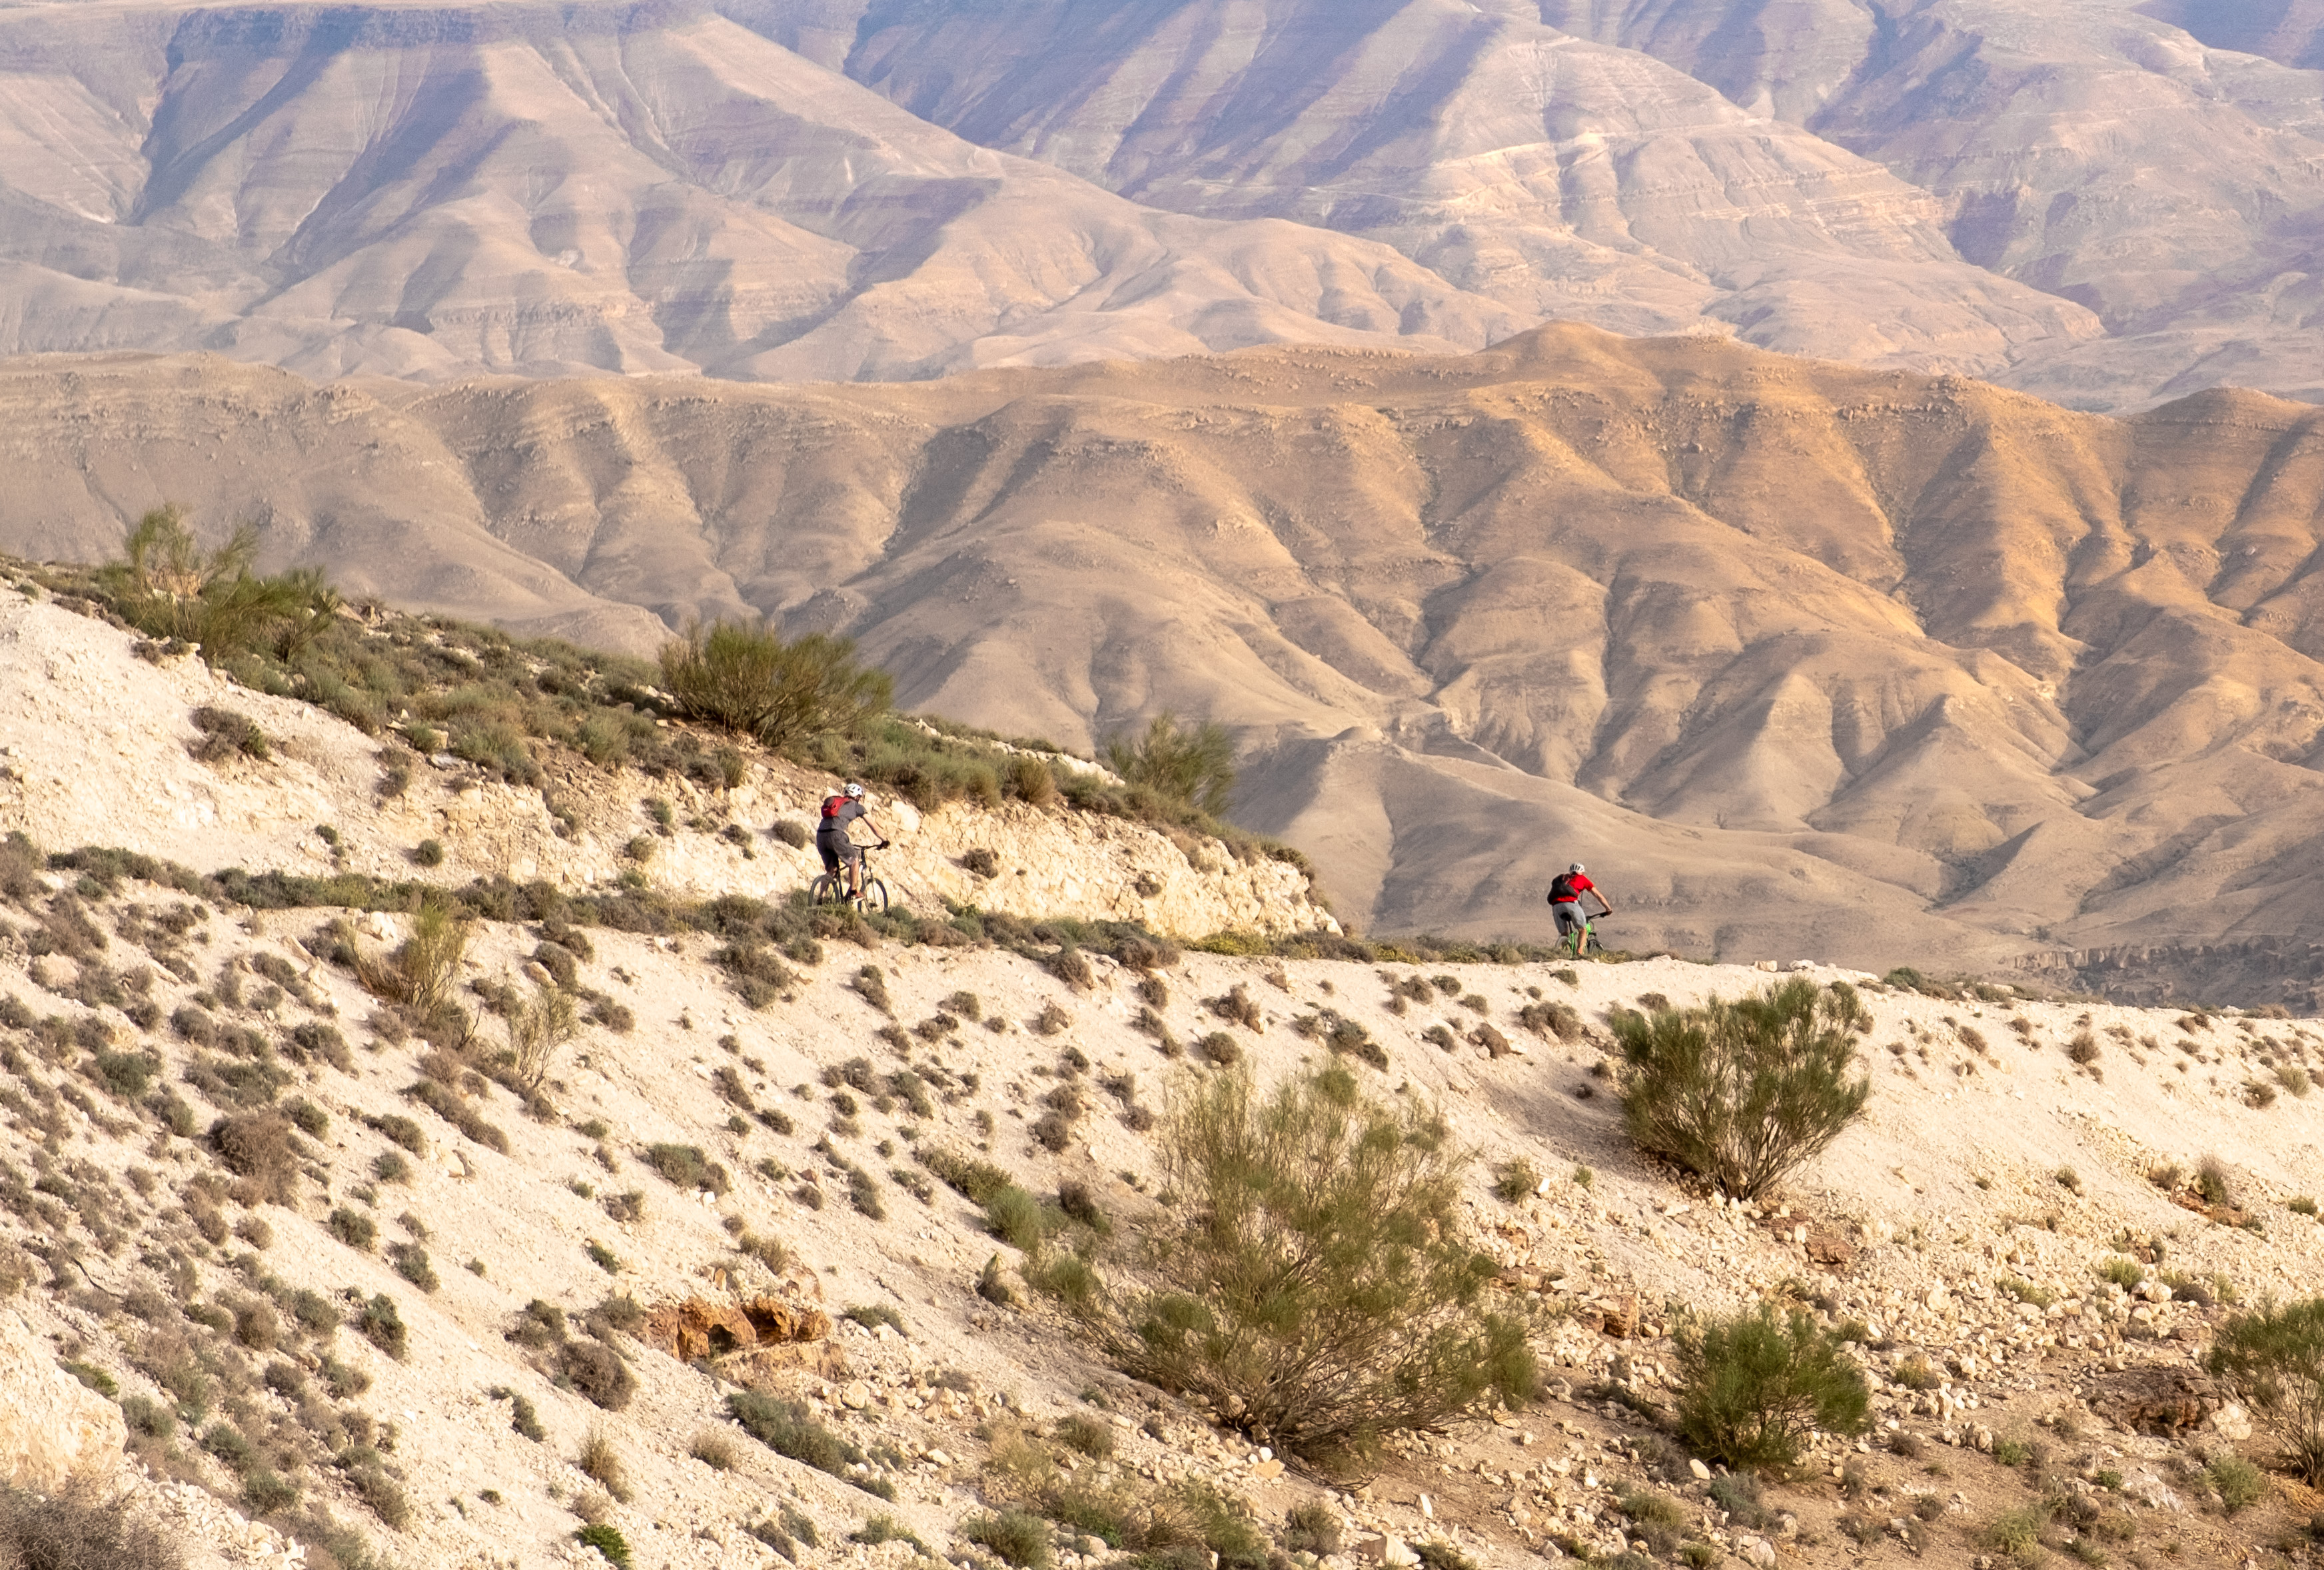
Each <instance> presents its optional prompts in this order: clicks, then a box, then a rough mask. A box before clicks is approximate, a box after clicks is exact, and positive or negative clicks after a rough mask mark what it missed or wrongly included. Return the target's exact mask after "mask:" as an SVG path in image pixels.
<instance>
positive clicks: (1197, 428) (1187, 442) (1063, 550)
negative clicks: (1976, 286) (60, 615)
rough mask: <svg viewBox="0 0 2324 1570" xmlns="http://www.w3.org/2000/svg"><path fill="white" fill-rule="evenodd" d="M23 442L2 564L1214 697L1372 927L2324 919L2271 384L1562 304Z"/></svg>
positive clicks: (1724, 929)
mask: <svg viewBox="0 0 2324 1570" xmlns="http://www.w3.org/2000/svg"><path fill="white" fill-rule="evenodd" d="M0 430H5V432H6V433H7V434H6V436H5V438H0V444H5V445H0V451H5V454H6V455H7V458H8V461H9V464H10V472H11V473H12V475H13V476H14V479H15V481H16V483H15V484H14V485H13V486H12V487H11V489H10V491H9V493H8V494H7V495H6V496H5V497H0V548H5V549H8V550H11V551H16V552H24V553H31V554H53V553H58V552H60V551H70V550H72V549H74V548H77V546H78V548H88V546H94V547H95V548H97V549H105V548H110V547H109V541H110V539H111V538H113V537H115V536H113V535H112V534H111V532H110V531H111V530H114V529H116V528H117V527H118V525H117V523H115V522H114V521H113V520H114V519H116V518H117V517H118V516H119V510H121V509H122V508H123V507H124V505H125V504H127V505H143V504H146V503H147V502H148V501H149V500H152V499H158V498H159V497H161V496H164V495H168V496H175V497H178V498H180V499H181V500H186V501H188V502H189V503H190V504H192V505H193V506H194V507H195V509H196V516H197V518H198V519H202V520H205V521H206V522H208V523H211V524H214V525H215V524H222V523H223V521H224V520H226V519H230V518H233V517H235V516H241V515H249V516H255V517H258V518H261V519H264V520H265V523H266V527H267V529H268V534H269V540H270V548H271V551H272V559H276V560H291V559H296V560H307V561H316V562H322V563H327V564H331V565H333V566H334V567H335V569H336V570H337V572H338V573H339V574H340V575H341V577H342V578H343V580H344V581H345V582H346V583H348V584H349V586H350V587H352V588H355V589H358V590H362V591H366V592H374V593H378V594H381V595H383V596H386V597H388V598H390V599H392V600H395V601H401V602H403V603H406V604H414V605H429V606H440V607H443V608H446V609H451V610H457V611H466V612H469V613H477V612H484V613H490V614H496V615H500V616H503V617H504V618H506V619H508V620H511V621H512V622H515V623H517V624H519V625H521V626H522V627H524V628H526V629H530V630H563V631H567V632H572V633H576V634H578V635H581V636H586V637H591V638H601V639H609V640H610V639H621V640H624V641H627V642H629V643H631V644H632V647H650V645H651V643H652V641H653V639H655V638H658V637H659V636H662V635H664V631H665V629H667V628H668V627H669V626H672V625H675V624H677V623H678V622H680V621H682V620H683V619H685V618H686V617H687V616H690V615H695V614H706V615H707V614H720V613H733V612H744V613H755V612H766V613H770V614H774V615H778V616H780V617H781V618H782V619H783V620H784V621H785V623H786V624H787V625H788V626H789V627H790V628H792V629H805V628H830V629H839V630H843V631H845V632H848V633H851V634H853V635H855V636H857V637H858V638H862V641H863V643H864V645H865V647H867V648H868V649H869V650H870V651H871V653H872V654H873V655H874V656H877V657H878V658H879V659H881V661H882V662H883V663H885V664H886V665H887V666H889V667H890V669H891V670H893V671H894V672H895V673H896V675H897V677H898V683H899V693H900V695H901V697H902V699H903V700H904V701H905V702H908V703H909V704H912V705H916V706H926V707H928V708H931V709H934V710H936V711H939V712H944V713H946V714H950V715H954V716H955V717H957V718H960V719H963V720H967V721H974V722H978V723H982V724H986V725H990V726H993V727H995V728H998V729H1001V730H1004V731H1008V732H1011V733H1018V734H1025V733H1040V734H1046V735H1047V736H1049V737H1051V738H1053V739H1056V740H1057V741H1060V742H1064V743H1066V744H1069V745H1073V746H1075V747H1080V748H1087V747H1088V746H1090V745H1091V744H1092V743H1093V741H1094V740H1095V739H1099V738H1102V736H1104V735H1105V734H1107V733H1109V732H1111V731H1112V730H1115V729H1117V728H1120V727H1122V726H1125V725H1129V724H1133V723H1136V722H1137V721H1139V720H1140V719H1142V718H1143V717H1144V716H1146V715H1148V714H1151V713H1153V712H1156V711H1157V710H1159V709H1162V708H1166V707H1168V708H1175V709H1176V710H1178V711H1179V712H1182V713H1189V714H1195V715H1201V716H1205V717H1212V718H1216V719H1218V720H1220V721H1222V722H1224V723H1226V724H1228V725H1229V726H1231V728H1232V729H1233V730H1234V731H1235V732H1236V734H1237V735H1238V737H1239V738H1240V742H1241V744H1242V747H1243V749H1244V752H1245V755H1246V757H1247V758H1248V760H1249V768H1248V772H1247V777H1246V784H1245V788H1244V791H1243V794H1242V795H1241V796H1240V807H1239V813H1240V815H1241V816H1242V817H1243V818H1244V819H1245V821H1247V822H1251V823H1253V824H1255V825H1257V826H1260V827H1264V828H1268V829H1270V830H1273V831H1278V832H1281V833H1283V834H1285V835H1286V836H1287V837H1288V838H1290V839H1291V840H1293V841H1294V842H1295V843H1297V844H1299V845H1301V846H1302V847H1303V848H1305V849H1306V850H1307V851H1308V852H1309V854H1310V855H1311V856H1312V857H1313V858H1314V861H1315V864H1316V867H1317V868H1318V872H1319V876H1320V877H1321V879H1322V881H1323V886H1325V888H1326V889H1328V890H1329V891H1330V892H1331V893H1332V894H1333V896H1334V897H1335V898H1336V900H1337V901H1338V902H1339V908H1340V911H1341V914H1342V915H1343V916H1345V917H1348V918H1350V919H1351V920H1352V921H1353V922H1354V923H1357V924H1358V925H1360V926H1363V927H1367V928H1374V929H1379V930H1390V931H1398V930H1414V929H1422V928H1441V929H1443V930H1445V931H1448V932H1463V933H1471V934H1488V935H1489V934H1492V933H1496V932H1533V931H1535V930H1537V929H1538V927H1539V923H1540V921H1541V918H1542V914H1543V913H1542V911H1541V909H1540V904H1539V902H1540V898H1541V890H1542V888H1543V887H1544V886H1545V884H1546V882H1547V878H1548V877H1549V874H1550V872H1551V871H1552V870H1553V869H1554V868H1555V867H1559V866H1563V863H1564V862H1565V861H1566V860H1568V859H1570V858H1581V859H1583V860H1585V861H1587V862H1589V863H1590V864H1591V866H1592V868H1602V869H1603V870H1604V871H1605V872H1606V874H1607V877H1608V881H1609V884H1610V885H1612V886H1614V888H1615V889H1616V890H1617V894H1618V902H1619V904H1621V906H1622V911H1623V915H1622V918H1621V922H1620V923H1619V927H1618V935H1619V937H1620V939H1621V941H1624V942H1626V943H1628V944H1630V945H1632V946H1635V947H1653V946H1669V947H1672V948H1674V949H1677V950H1681V951H1683V952H1688V953H1695V954H1711V953H1725V954H1729V955H1733V954H1738V953H1743V954H1748V955H1753V956H1759V955H1766V954H1769V953H1796V954H1798V955H1801V956H1806V957H1820V958H1827V959H1843V960H1847V961H1849V962H1852V963H1858V964H1864V965H1881V964H1883V963H1884V962H1895V961H1896V959H1897V958H1898V957H1900V956H1905V957H1914V956H1917V957H1918V958H1917V959H1916V960H1915V962H1921V961H1923V960H1925V961H1929V962H1936V963H1958V964H1969V963H1992V962H1999V961H2001V960H2004V959H2011V958H2014V957H2020V956H2026V955H2033V954H2044V953H2051V952H2054V951H2058V950H2088V949H2098V948H2126V949H2128V950H2133V951H2134V960H2135V963H2134V965H2133V970H2134V972H2140V971H2141V970H2142V968H2143V970H2144V971H2151V972H2154V973H2164V972H2169V973H2172V974H2183V973H2185V971H2186V969H2187V967H2188V966H2189V965H2190V963H2191V961H2190V960H2189V959H2188V958H2187V951H2189V950H2192V949H2194V948H2196V947H2199V946H2201V945H2216V944H2221V943H2232V944H2246V945H2250V944H2255V945H2259V950H2256V952H2258V954H2259V958H2257V959H2253V960H2252V961H2251V965H2252V966H2255V967H2257V968H2258V969H2260V970H2263V971H2264V969H2265V966H2266V964H2267V963H2273V962H2274V961H2273V960H2270V959H2267V955H2269V954H2272V953H2273V952H2274V950H2271V949H2268V948H2267V944H2268V943H2269V942H2270V941H2273V940H2289V939H2294V938H2298V937H2299V936H2300V935H2301V934H2303V933H2305V934H2310V935H2312V934H2313V933H2314V932H2316V931H2317V930H2318V926H2319V923H2324V871H2319V868H2324V858H2319V856H2318V855H2317V846H2318V844H2319V840H2324V771H2319V764H2324V525H2319V522H2318V519H2319V516H2324V512H2319V507H2318V504H2317V498H2318V497H2319V494H2324V457H2320V456H2319V454H2324V411H2318V410H2313V409H2306V408H2303V407H2301V406H2300V405H2296V404H2291V403H2285V402H2282V401H2278V400H2274V399H2268V398H2264V397H2262V396H2259V395H2256V394H2252V393H2230V392H2210V393H2205V394H2202V395H2199V396H2197V397H2194V398H2191V399H2185V400H2181V401H2180V402H2178V403H2175V404H2172V405H2171V406H2168V407H2166V408H2163V409H2157V410H2154V411H2153V412H2151V413H2147V414H2144V415H2140V416H2138V417H2136V418H2131V419H2126V420H2120V419H2114V418H2104V417H2098V416H2091V415H2085V414H2078V413H2073V412H2070V411H2067V410H2063V409H2059V408H2057V407H2056V406H2055V405H2052V404H2049V403H2045V402H2043V401H2041V400H2039V399H2033V398H2031V397H2027V396H2024V395H2023V394H2017V393H2013V392H2008V391H2005V390H1997V389H1994V388H1991V387H1988V386H1985V385H1982V384H1979V383H1977V382H1974V381H1969V380H1966V379H1962V378H1951V377H1946V378H1933V379H1932V378H1926V377H1917V376H1912V375H1907V374H1904V373H1901V372H1879V371H1870V370H1865V369H1861V368H1852V367H1847V366H1841V365H1835V364H1830V363H1810V362H1803V361H1799V360H1794V359H1786V358H1783V357H1780V356H1774V355H1767V354H1763V353H1756V352H1753V351H1749V350H1747V349H1743V348H1739V347H1737V346H1734V345H1729V344H1718V343H1715V342H1711V341H1708V340H1704V339H1701V338H1674V339H1662V340H1631V339H1622V338H1617V337H1612V336H1609V335H1602V334H1600V333H1597V332H1595V331H1592V330H1591V329H1587V328H1581V327H1561V328H1554V329H1545V330H1542V331H1539V332H1535V333H1532V334H1527V335H1520V336H1519V337H1517V338H1515V339H1512V340H1510V341H1508V342H1507V343H1505V344H1502V345H1500V346H1499V347H1497V348H1495V349H1493V350H1490V351H1488V352H1484V353H1478V354H1474V355H1470V356H1466V357H1461V358H1452V357H1445V356H1431V355H1406V354H1382V353H1371V352H1358V351H1346V350H1332V349H1320V348H1312V347H1296V348H1277V349H1265V350H1253V351H1248V352H1245V353H1239V354H1233V355H1228V356H1223V357H1216V358H1191V359H1184V360H1174V361H1167V362H1159V363H1108V364H1102V365H1088V366H1080V367H1068V368H1063V369H1056V370H1042V371H999V372H975V373H971V374H967V375H964V376H959V377H954V378H950V379H946V380H945V381H936V382H932V383H924V384H916V385H911V386H889V387H823V388H814V389H795V388H782V387H746V386H737V385H733V384H718V383H712V382H705V381H701V380H699V379H675V378H635V379H630V380H626V381H615V380H611V379H597V380H594V381H501V382H495V383H489V384H468V385H456V386H450V387H445V388H440V389H432V390H424V389H412V388H408V387H407V388H401V389H399V388H397V387H396V386H395V384H392V383H374V384H372V385H371V386H370V387H369V388H355V387H351V386H346V385H341V386H337V387H333V388H327V389H320V388H316V387H313V386H310V385H309V384H306V383H303V382H301V381H298V380H297V379H295V378H292V377H291V376H289V375H286V374H284V373H282V372H277V371H271V370H263V369H257V368H247V367H236V366H232V365H228V364H226V363H221V362H219V361H217V360H214V359H212V360H175V361H164V362H152V361H139V360H135V359H131V358H127V357H121V358H116V359H114V360H111V361H106V362H100V363H91V362H89V361H87V360H82V359H70V360H64V361H60V362H57V363H50V364H40V363H19V364H17V365H16V366H14V367H11V368H5V369H0ZM131 499H135V500H134V502H133V501H132V500H131ZM641 608H643V609H641ZM648 611H650V612H651V613H652V614H650V615H649V614H648ZM2292 949H2293V950H2296V951H2297V953H2296V955H2295V959H2296V962H2297V963H2298V964H2301V965H2306V964H2309V963H2310V962H2311V961H2312V959H2313V954H2312V952H2311V950H2310V949H2309V948H2308V947H2307V946H2305V945H2303V944H2293V945H2292ZM2148 950H2152V952H2149V951H2148ZM2287 951H2288V952H2289V951H2291V950H2287ZM2301 956H2304V958H2303V957H2301ZM2285 962H2286V963H2292V962H2293V961H2285ZM2173 967H2177V968H2178V969H2175V970H2174V969H2172V968H2173ZM2131 979H2135V974H2134V975H2133V976H2130V977H2126V976H2123V975H2116V976H2115V977H2113V978H2112V980H2111V982H2110V984H2111V985H2126V984H2127V982H2128V981H2129V980H2131ZM2316 979H2318V978H2314V977H2310V978H2308V980H2309V981H2310V982H2312V981H2314V980H2316ZM2246 982H2247V984H2246ZM2246 982H2239V985H2240V986H2243V987H2244V990H2245V993H2246V995H2249V996H2257V995H2258V994H2257V993H2256V992H2254V991H2252V987H2257V986H2259V985H2260V982H2259V981H2254V980H2249V978H2246Z"/></svg>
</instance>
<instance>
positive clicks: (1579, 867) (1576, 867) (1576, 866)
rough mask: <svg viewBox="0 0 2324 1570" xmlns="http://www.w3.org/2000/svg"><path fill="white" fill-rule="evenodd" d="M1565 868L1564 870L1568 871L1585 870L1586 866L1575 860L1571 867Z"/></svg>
mask: <svg viewBox="0 0 2324 1570" xmlns="http://www.w3.org/2000/svg"><path fill="white" fill-rule="evenodd" d="M1565 870H1566V871H1568V872H1582V871H1586V870H1587V868H1584V867H1583V866H1582V863H1580V862H1579V861H1577V862H1575V863H1574V864H1573V865H1572V866H1571V867H1569V868H1566V869H1565Z"/></svg>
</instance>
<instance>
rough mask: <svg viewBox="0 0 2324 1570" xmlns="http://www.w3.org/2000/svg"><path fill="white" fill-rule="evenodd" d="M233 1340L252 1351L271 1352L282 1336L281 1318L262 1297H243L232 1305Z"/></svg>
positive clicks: (272, 1306)
mask: <svg viewBox="0 0 2324 1570" xmlns="http://www.w3.org/2000/svg"><path fill="white" fill-rule="evenodd" d="M233 1312H234V1340H235V1345H237V1346H246V1347H248V1348H250V1350H252V1351H253V1352H272V1351H273V1350H274V1345H275V1343H276V1342H278V1341H280V1340H281V1337H282V1318H281V1315H279V1314H277V1313H275V1311H274V1305H273V1304H272V1303H270V1302H267V1301H266V1300H265V1299H263V1298H244V1299H242V1300H241V1301H239V1302H237V1303H235V1306H234V1310H233Z"/></svg>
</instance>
